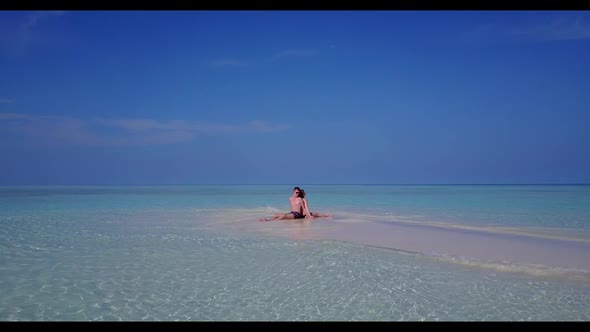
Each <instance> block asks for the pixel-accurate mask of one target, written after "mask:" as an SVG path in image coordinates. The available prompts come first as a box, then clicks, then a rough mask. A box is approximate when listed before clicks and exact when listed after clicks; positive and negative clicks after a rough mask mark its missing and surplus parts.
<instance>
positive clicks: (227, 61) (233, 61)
mask: <svg viewBox="0 0 590 332" xmlns="http://www.w3.org/2000/svg"><path fill="white" fill-rule="evenodd" d="M209 64H210V65H211V66H213V67H225V66H231V67H236V66H246V65H248V64H250V62H249V61H246V60H242V59H237V58H220V59H216V60H213V61H211V62H210V63H209Z"/></svg>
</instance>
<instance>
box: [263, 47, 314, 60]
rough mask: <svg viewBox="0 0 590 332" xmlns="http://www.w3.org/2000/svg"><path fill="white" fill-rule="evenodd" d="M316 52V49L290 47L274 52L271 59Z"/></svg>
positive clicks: (309, 54)
mask: <svg viewBox="0 0 590 332" xmlns="http://www.w3.org/2000/svg"><path fill="white" fill-rule="evenodd" d="M317 53H318V51H316V50H303V49H291V50H285V51H281V52H278V53H275V54H274V55H273V56H272V58H271V59H272V60H275V61H276V60H279V59H283V58H291V57H305V56H311V55H315V54H317Z"/></svg>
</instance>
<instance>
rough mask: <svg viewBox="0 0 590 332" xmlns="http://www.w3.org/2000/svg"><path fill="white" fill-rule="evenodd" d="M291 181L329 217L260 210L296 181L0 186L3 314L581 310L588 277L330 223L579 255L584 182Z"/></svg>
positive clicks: (587, 301) (566, 316)
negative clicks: (495, 261)
mask: <svg viewBox="0 0 590 332" xmlns="http://www.w3.org/2000/svg"><path fill="white" fill-rule="evenodd" d="M302 187H303V188H304V189H305V190H306V191H307V192H308V194H309V200H310V206H311V208H312V211H319V212H332V213H334V220H327V219H320V220H317V221H314V222H313V224H311V225H307V226H305V225H304V224H302V223H300V222H273V223H260V222H257V221H256V219H257V217H262V216H270V215H272V214H274V213H277V212H281V211H284V212H286V211H288V201H287V198H288V196H290V194H291V189H292V188H291V186H175V187H159V186H155V187H0V225H1V226H2V227H1V228H0V291H1V292H2V294H3V295H2V297H0V320H4V321H6V320H26V321H29V320H44V321H53V320H82V321H91V320H125V321H130V320H133V321H135V320H150V321H151V320H158V321H162V320H166V321H167V320H216V321H219V320H257V321H259V320H264V321H267V320H280V321H292V320H319V321H334V320H339V321H342V320H345V321H348V320H386V321H398V320H411V321H419V320H588V319H589V318H590V283H589V282H588V281H587V280H586V279H582V280H578V279H575V278H574V279H572V278H565V277H564V276H567V275H568V273H569V272H565V273H564V274H563V275H560V276H558V277H554V276H551V275H550V276H548V275H535V274H531V273H521V271H520V270H518V269H506V268H504V267H506V266H511V265H509V264H506V265H502V267H503V268H490V267H489V266H486V265H485V264H463V263H462V262H461V261H460V258H461V257H462V255H457V256H456V257H446V256H445V257H446V258H448V259H440V256H436V255H431V254H429V252H427V251H424V252H420V251H419V250H418V251H411V252H408V251H404V250H405V249H404V248H397V249H401V250H395V249H396V246H395V241H393V245H388V247H389V248H391V249H382V248H377V247H375V246H379V243H371V242H370V239H371V238H372V237H369V240H368V243H355V238H354V237H353V238H352V240H348V239H347V240H338V239H339V238H338V236H332V235H334V234H336V233H335V232H336V228H333V227H336V226H338V225H340V224H342V225H345V224H347V223H348V224H355V225H359V227H370V224H372V222H379V223H386V224H387V223H395V222H397V223H398V225H439V226H440V225H443V227H444V232H446V233H450V234H453V235H456V234H459V233H457V231H455V229H460V230H461V232H465V230H466V229H468V230H470V231H471V229H476V230H477V229H479V228H482V227H488V228H489V227H492V228H493V227H498V228H499V229H510V236H512V237H514V236H515V235H514V234H520V233H519V232H525V233H526V232H532V233H534V234H539V233H538V232H539V229H542V230H543V232H544V233H542V234H548V233H550V234H552V235H554V234H559V237H560V239H561V238H565V240H563V241H564V242H563V243H573V244H575V246H572V248H575V250H576V252H572V255H574V254H575V255H578V256H581V257H582V258H584V257H588V258H589V259H588V261H590V252H588V251H587V246H586V245H585V243H586V242H584V241H586V240H588V239H590V238H588V237H586V235H587V231H588V230H589V229H590V227H589V226H590V187H589V186H302ZM365 225H366V226H365ZM395 227H398V226H392V229H396V228H395ZM404 227H406V226H404ZM412 227H413V226H412ZM437 227H438V226H437ZM478 227H479V228H478ZM408 229H409V232H410V233H409V234H414V233H411V232H419V233H423V232H424V231H423V230H420V228H415V229H414V228H408ZM486 229H487V228H486ZM515 229H516V230H517V231H515ZM446 233H444V234H446ZM435 234H442V235H441V236H443V235H444V234H443V233H435ZM570 234H573V235H570ZM415 235H416V236H419V235H420V234H418V233H416V234H415ZM331 236H332V237H331ZM359 236H360V235H359ZM382 236H383V235H382ZM392 236H393V235H392ZM444 236H446V235H444ZM449 236H450V235H449ZM498 236H503V235H498ZM535 236H536V235H535ZM569 237H571V239H570V238H569ZM493 239H495V237H493ZM499 240H502V241H504V240H507V239H506V238H504V237H500V238H499ZM499 240H498V241H499ZM508 240H510V239H508ZM570 240H571V241H570ZM534 241H535V242H534V243H535V245H541V246H542V245H545V243H546V246H551V245H554V244H555V242H551V241H554V240H552V239H546V238H543V237H538V236H536V237H534ZM544 241H546V242H544ZM559 241H562V240H559ZM443 242H444V241H443ZM558 243H561V242H558ZM400 246H401V245H400ZM465 254H466V255H467V254H469V253H468V252H466V253H465ZM516 254H517V253H515V255H514V257H517V255H516ZM512 263H514V262H512ZM543 263H546V265H547V266H545V267H546V268H559V266H551V265H550V264H549V263H551V262H549V261H548V262H543ZM495 266H496V267H497V265H495Z"/></svg>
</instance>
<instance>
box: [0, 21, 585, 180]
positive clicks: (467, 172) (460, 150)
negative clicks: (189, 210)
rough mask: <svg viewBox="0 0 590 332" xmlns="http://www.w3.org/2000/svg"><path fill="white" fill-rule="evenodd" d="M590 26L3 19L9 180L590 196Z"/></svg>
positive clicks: (3, 161)
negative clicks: (519, 189) (496, 187)
mask: <svg viewBox="0 0 590 332" xmlns="http://www.w3.org/2000/svg"><path fill="white" fill-rule="evenodd" d="M589 59H590V12H589V11H450V10H449V11H426V10H419V11H287V10H285V11H254V10H252V11H204V10H203V11H0V185H3V186H13V185H183V184H187V185H188V184H289V185H291V184H296V185H304V184H570V183H590V130H589V128H590V60H589Z"/></svg>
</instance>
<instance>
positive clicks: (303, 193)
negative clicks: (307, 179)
mask: <svg viewBox="0 0 590 332" xmlns="http://www.w3.org/2000/svg"><path fill="white" fill-rule="evenodd" d="M295 190H299V195H297V197H301V198H305V191H303V189H301V188H299V187H295V188H293V191H295Z"/></svg>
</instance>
